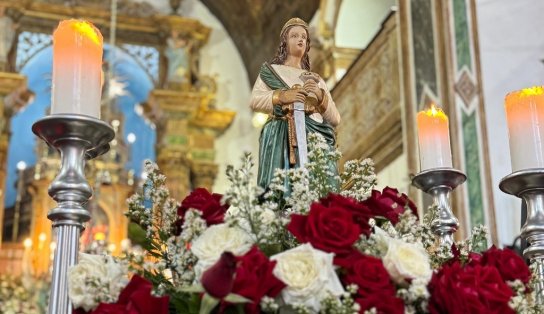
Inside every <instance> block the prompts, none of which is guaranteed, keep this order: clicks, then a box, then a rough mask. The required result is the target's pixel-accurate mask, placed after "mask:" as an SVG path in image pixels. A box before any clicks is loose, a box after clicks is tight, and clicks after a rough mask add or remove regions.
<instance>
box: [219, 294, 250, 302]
mask: <svg viewBox="0 0 544 314" xmlns="http://www.w3.org/2000/svg"><path fill="white" fill-rule="evenodd" d="M223 300H225V301H227V302H230V303H249V302H251V300H249V299H246V298H244V297H243V296H241V295H239V294H235V293H229V295H227V296H226V297H225V298H224V299H223Z"/></svg>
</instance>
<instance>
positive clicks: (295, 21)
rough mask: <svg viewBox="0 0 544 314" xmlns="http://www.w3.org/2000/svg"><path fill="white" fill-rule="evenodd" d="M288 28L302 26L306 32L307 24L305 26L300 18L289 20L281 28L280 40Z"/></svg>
mask: <svg viewBox="0 0 544 314" xmlns="http://www.w3.org/2000/svg"><path fill="white" fill-rule="evenodd" d="M290 26H302V27H304V29H306V30H308V24H306V22H304V21H303V20H302V19H301V18H298V17H293V18H291V19H289V21H287V23H285V25H283V27H282V28H281V33H280V38H281V36H283V32H285V30H286V29H287V28H289V27H290Z"/></svg>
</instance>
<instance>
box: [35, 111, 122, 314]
mask: <svg viewBox="0 0 544 314" xmlns="http://www.w3.org/2000/svg"><path fill="white" fill-rule="evenodd" d="M32 131H33V132H34V134H36V135H37V136H39V137H40V138H41V139H43V140H44V141H45V142H46V143H47V144H49V145H50V146H52V147H54V148H56V149H57V150H58V151H59V152H60V154H61V168H60V171H59V174H58V175H57V177H56V178H55V179H54V180H53V182H51V185H50V187H49V195H50V196H51V197H52V198H53V199H54V200H55V201H57V207H56V208H54V209H52V210H51V211H49V213H48V214H47V218H49V219H50V220H51V221H52V224H53V228H54V231H55V232H56V234H57V248H56V250H55V259H54V262H53V278H52V281H51V295H50V300H49V313H50V314H52V313H61V314H69V313H71V312H72V305H71V302H70V300H69V298H68V283H67V279H66V275H67V271H68V268H69V267H70V266H72V265H74V264H76V261H77V257H78V253H79V236H80V234H81V231H82V230H83V228H84V223H85V222H86V221H88V220H89V219H90V217H91V216H90V214H89V212H88V211H87V209H85V207H84V205H85V204H86V203H87V202H88V200H89V198H90V197H91V196H92V189H91V187H90V186H89V184H88V183H87V180H86V179H85V171H84V170H85V160H88V159H92V158H95V157H97V156H99V155H101V154H104V153H105V152H107V151H108V150H109V144H108V143H109V142H110V141H111V140H112V139H113V138H114V135H115V133H114V131H113V129H112V128H111V127H110V126H109V125H108V124H107V123H105V122H103V121H101V120H99V119H96V118H92V117H89V116H83V115H74V114H58V115H51V116H48V117H45V118H43V119H41V120H39V121H37V122H36V123H34V125H33V126H32Z"/></svg>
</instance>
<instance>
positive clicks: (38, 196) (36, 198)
mask: <svg viewBox="0 0 544 314" xmlns="http://www.w3.org/2000/svg"><path fill="white" fill-rule="evenodd" d="M53 178H54V177H50V178H47V177H43V178H39V179H37V180H34V181H32V183H31V185H30V189H29V191H30V194H31V195H32V223H31V226H30V239H32V251H31V262H32V271H33V273H34V275H36V276H39V275H42V274H49V267H50V265H51V263H52V260H51V243H52V242H53V241H54V239H53V238H52V233H51V231H52V229H51V221H50V220H49V219H47V212H48V211H49V209H50V208H53V207H54V206H55V205H56V203H55V201H54V200H53V199H51V197H49V194H48V193H47V189H48V188H49V185H50V184H51V181H53Z"/></svg>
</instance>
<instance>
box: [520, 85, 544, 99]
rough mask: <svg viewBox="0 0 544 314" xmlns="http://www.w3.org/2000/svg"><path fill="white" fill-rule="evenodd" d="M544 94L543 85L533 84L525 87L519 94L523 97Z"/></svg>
mask: <svg viewBox="0 0 544 314" xmlns="http://www.w3.org/2000/svg"><path fill="white" fill-rule="evenodd" d="M542 94H544V88H543V87H542V86H533V87H529V88H524V89H522V90H521V91H520V93H519V95H520V96H522V97H529V96H538V95H542Z"/></svg>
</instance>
